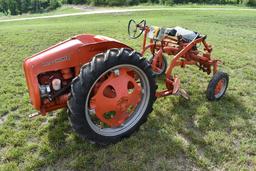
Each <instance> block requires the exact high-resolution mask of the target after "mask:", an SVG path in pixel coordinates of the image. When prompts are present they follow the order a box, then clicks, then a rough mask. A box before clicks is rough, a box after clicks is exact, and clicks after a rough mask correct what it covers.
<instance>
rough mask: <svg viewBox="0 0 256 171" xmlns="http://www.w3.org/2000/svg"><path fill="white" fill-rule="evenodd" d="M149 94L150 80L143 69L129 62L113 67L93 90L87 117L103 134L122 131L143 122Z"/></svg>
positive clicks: (88, 104) (110, 134) (86, 108)
mask: <svg viewBox="0 0 256 171" xmlns="http://www.w3.org/2000/svg"><path fill="white" fill-rule="evenodd" d="M149 95H150V86H149V81H148V78H147V76H146V74H145V73H144V72H143V71H142V70H141V69H140V68H138V67H136V66H134V65H129V64H125V65H118V66H115V67H112V68H110V69H108V70H107V71H105V72H104V73H103V74H101V76H100V77H99V78H98V79H97V80H96V81H95V82H94V84H93V86H92V87H91V89H90V90H89V93H88V96H87V98H86V106H85V115H86V119H87V121H88V123H89V125H90V127H91V128H92V129H93V130H94V131H95V132H96V133H98V134H100V135H104V136H116V135H119V134H122V133H124V132H126V131H128V130H129V129H130V128H132V127H133V126H134V125H135V124H136V123H138V122H139V120H140V119H141V117H142V116H143V114H144V112H145V110H146V108H147V103H148V101H149Z"/></svg>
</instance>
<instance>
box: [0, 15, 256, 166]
mask: <svg viewBox="0 0 256 171" xmlns="http://www.w3.org/2000/svg"><path fill="white" fill-rule="evenodd" d="M130 18H134V19H136V20H141V19H143V18H145V19H147V22H148V23H149V24H152V25H159V26H166V27H167V26H176V25H179V26H183V27H187V28H191V29H193V30H196V31H200V32H202V33H205V34H207V35H208V41H209V42H211V43H212V44H213V45H214V55H215V56H216V57H218V58H220V59H222V60H223V61H225V65H223V66H222V67H221V69H222V70H224V71H226V72H228V73H229V75H230V84H229V89H228V91H227V94H226V96H225V97H224V98H223V99H222V100H220V101H218V102H209V101H207V100H206V97H205V90H206V87H207V84H208V81H209V80H210V77H209V76H207V75H206V74H205V73H202V72H201V71H200V72H199V71H198V69H197V68H195V67H188V68H186V69H185V70H181V69H177V70H176V74H178V75H179V76H180V77H181V81H182V87H183V88H184V89H186V90H187V91H188V93H189V94H190V95H191V99H190V100H189V101H186V100H183V99H182V98H180V97H176V96H173V97H166V98H163V99H159V100H158V101H157V102H156V103H155V105H154V111H153V112H152V113H151V114H150V116H149V119H148V122H146V123H145V124H144V125H143V126H142V127H141V129H140V130H139V131H138V132H137V133H135V134H133V135H132V136H131V137H130V138H128V139H125V140H123V141H122V142H120V143H117V144H115V145H110V146H108V147H104V148H102V147H98V146H96V145H92V144H89V143H88V142H86V141H82V140H80V139H79V138H78V137H77V136H76V134H75V133H73V132H72V130H71V127H70V125H69V124H68V120H67V113H66V110H65V109H63V110H59V111H56V112H54V113H52V114H50V115H49V116H47V117H38V118H36V119H33V120H31V119H29V118H28V115H29V114H31V113H33V112H35V111H34V110H33V108H32V106H31V105H30V104H29V96H28V91H27V87H26V84H25V80H24V75H23V70H22V62H23V59H24V58H25V57H27V56H30V55H32V54H34V53H36V52H38V51H40V50H43V49H45V48H47V47H48V46H50V45H53V44H55V43H57V42H59V41H61V40H64V39H66V38H68V37H70V36H73V35H76V34H80V33H93V34H102V35H106V36H110V37H113V38H115V39H118V40H121V41H123V42H125V43H127V44H129V45H131V46H132V47H134V48H135V49H137V50H139V49H140V44H141V41H136V40H135V41H134V40H130V39H129V38H128V36H127V22H128V20H129V19H130ZM255 28H256V13H255V12H254V11H162V12H160V11H155V12H136V13H122V14H102V15H90V16H76V17H65V18H58V19H43V20H33V21H20V22H6V23H0V38H1V39H0V72H1V76H0V78H1V79H0V170H1V171H2V170H4V171H5V170H10V171H12V170H192V169H195V170H213V169H216V170H218V169H226V170H240V169H242V170H243V169H244V170H254V169H255V168H256V137H255V135H256V115H255V114H256V86H255V83H256V42H255V40H256V34H255V31H256V30H255Z"/></svg>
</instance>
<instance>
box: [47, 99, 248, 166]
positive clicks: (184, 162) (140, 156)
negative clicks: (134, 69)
mask: <svg viewBox="0 0 256 171" xmlns="http://www.w3.org/2000/svg"><path fill="white" fill-rule="evenodd" d="M201 101H203V103H202V102H201ZM173 105H174V106H175V107H173V108H172V110H171V113H169V112H168V113H165V112H166V111H165V112H164V111H161V110H160V111H155V112H154V113H155V117H153V116H150V118H149V121H148V122H147V123H146V124H144V125H143V126H142V127H141V129H140V131H138V132H137V133H134V135H133V136H131V137H130V138H128V139H125V140H123V141H121V142H120V143H117V144H114V145H109V146H107V147H100V146H97V145H93V144H90V143H89V142H88V141H84V140H81V139H80V138H78V137H77V136H76V134H75V133H74V132H73V131H72V129H71V127H70V125H69V123H68V116H67V113H66V111H65V110H62V111H60V112H58V114H57V117H56V118H55V119H53V120H52V121H51V122H50V123H49V124H50V125H49V129H48V139H49V143H50V144H49V145H50V147H51V154H50V156H51V158H49V159H50V160H51V161H50V162H49V163H50V164H51V165H52V167H53V168H55V167H58V166H54V165H56V163H58V162H59V161H60V160H61V161H65V162H64V165H65V168H69V169H70V168H72V169H78V170H79V169H103V170H112V169H115V168H116V167H117V168H120V170H122V169H145V168H148V169H173V168H174V169H175V170H184V169H186V170H190V169H193V168H196V167H197V166H196V165H199V167H209V166H207V164H206V165H205V164H202V163H201V161H196V160H197V159H196V157H195V156H191V155H190V154H189V152H188V151H187V150H188V149H185V148H184V146H183V145H182V144H181V143H180V142H179V141H177V139H175V138H174V136H175V135H176V133H178V134H182V135H183V136H184V137H185V139H187V140H188V141H189V143H190V145H193V146H196V147H198V150H199V155H200V153H201V154H202V155H204V157H206V158H207V160H209V161H210V164H214V165H215V164H219V162H220V161H222V160H223V159H224V158H225V157H226V156H227V155H229V157H234V155H235V154H232V152H231V151H229V150H230V148H229V147H226V146H220V147H217V149H216V144H211V143H209V142H207V141H206V140H205V136H206V135H207V134H209V132H211V131H217V132H218V131H219V132H224V134H225V135H228V134H229V133H230V132H231V131H232V130H231V126H230V123H231V121H232V119H234V118H235V117H242V118H243V119H248V118H249V117H250V114H249V113H246V112H245V107H244V106H243V105H242V104H241V103H240V102H239V100H238V99H236V97H233V96H226V97H225V98H223V99H222V100H220V101H218V102H205V99H200V98H199V99H197V100H196V101H185V100H183V99H182V98H180V99H179V100H176V101H174V102H173ZM202 105H205V106H206V108H207V109H208V110H207V112H206V113H204V111H203V112H202V111H200V110H198V108H200V107H201V106H202ZM197 113H199V116H200V119H197V123H196V122H195V116H198V114H197ZM167 115H168V116H167ZM170 115H173V116H175V117H176V118H177V120H178V121H181V122H180V123H175V122H173V121H171V120H168V118H169V117H172V116H170ZM170 125H171V126H170ZM169 126H170V129H169ZM191 160H192V162H191ZM194 161H196V164H194ZM208 164H209V163H208Z"/></svg>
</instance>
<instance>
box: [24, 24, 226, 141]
mask: <svg viewBox="0 0 256 171" xmlns="http://www.w3.org/2000/svg"><path fill="white" fill-rule="evenodd" d="M143 33H144V39H143V43H142V49H141V52H136V51H135V50H134V49H133V48H132V47H130V46H128V45H126V44H124V43H122V42H120V41H118V40H115V39H113V38H109V37H105V36H101V35H91V34H82V35H77V36H74V37H72V38H70V39H68V40H65V41H63V42H60V43H58V44H56V45H54V46H52V47H50V48H48V49H46V50H43V51H41V52H39V53H37V54H35V55H33V56H31V57H29V58H26V59H25V60H24V63H23V68H24V73H25V77H26V82H27V86H28V90H29V95H30V100H31V103H32V105H33V106H34V108H35V109H36V110H38V111H39V112H38V114H33V115H31V116H30V117H34V116H36V115H46V114H47V113H48V112H52V111H54V110H57V109H61V108H65V107H68V114H69V120H70V123H71V126H72V128H73V130H74V131H75V132H76V133H77V134H78V135H79V136H80V137H82V138H84V139H87V140H89V141H90V142H92V143H96V144H100V145H108V144H111V143H116V142H118V141H120V140H121V139H123V138H125V137H128V136H130V135H131V134H132V133H133V132H135V131H136V130H138V129H139V127H140V126H141V125H142V124H143V123H144V122H145V121H146V120H147V117H148V115H149V113H151V112H152V110H153V104H154V102H155V100H156V99H157V98H160V97H164V96H168V95H181V96H183V97H185V98H187V99H188V97H189V96H188V94H187V93H186V92H185V91H184V90H183V89H181V88H180V80H179V78H178V77H177V76H174V75H172V71H173V69H174V67H178V66H179V67H182V68H184V67H185V66H186V65H196V66H198V67H199V69H201V70H202V71H204V72H206V73H207V74H210V73H213V76H212V79H211V80H210V82H209V85H208V87H207V90H206V97H207V98H208V100H211V101H214V100H219V99H220V98H221V97H222V96H223V95H224V94H225V92H226V89H227V87H228V81H229V77H228V74H227V73H224V72H220V71H218V65H219V63H220V61H219V60H215V59H212V57H211V52H212V47H211V46H210V45H209V44H208V43H206V38H207V36H205V35H202V34H200V33H198V32H194V31H190V30H187V29H184V28H181V27H173V28H161V27H156V26H147V24H146V21H145V20H142V21H141V22H139V23H136V21H134V20H130V21H129V23H128V34H129V36H130V37H131V38H132V39H136V38H139V37H140V36H141V35H142V34H143ZM148 39H149V43H148V44H147V40H148ZM198 44H203V45H204V49H203V50H200V49H199V48H198V46H197V45H198ZM146 52H147V53H150V54H151V56H150V58H149V59H148V58H146V57H144V56H146ZM167 58H168V59H170V60H169V64H168V62H167ZM164 74H165V76H163V75H164ZM160 75H162V77H164V78H165V85H166V89H165V90H161V91H157V87H158V86H157V81H156V78H157V77H159V76H160Z"/></svg>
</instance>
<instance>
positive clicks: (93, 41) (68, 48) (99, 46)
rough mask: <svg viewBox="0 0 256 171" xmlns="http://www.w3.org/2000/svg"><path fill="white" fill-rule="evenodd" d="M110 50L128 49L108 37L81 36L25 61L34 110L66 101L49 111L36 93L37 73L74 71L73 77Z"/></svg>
mask: <svg viewBox="0 0 256 171" xmlns="http://www.w3.org/2000/svg"><path fill="white" fill-rule="evenodd" d="M111 48H130V47H129V46H127V45H125V44H123V43H121V42H119V41H117V40H115V39H112V38H109V37H105V36H101V35H90V34H82V35H77V36H74V37H72V38H70V39H68V40H65V41H63V42H60V43H58V44H56V45H54V46H52V47H50V48H48V49H46V50H43V51H41V52H39V53H37V54H35V55H33V56H31V57H29V58H26V59H25V60H24V63H23V69H24V73H25V77H26V82H27V86H28V89H29V95H30V100H31V103H32V104H33V106H34V108H35V109H37V110H39V111H41V112H43V113H45V112H49V111H52V110H55V109H58V108H61V107H64V106H66V101H65V100H64V101H63V100H62V104H58V105H55V106H54V105H53V106H51V107H50V108H49V107H48V108H47V107H46V106H44V105H43V103H42V99H41V95H40V90H39V81H38V75H39V74H42V73H47V72H51V71H59V70H65V69H69V68H73V69H74V70H75V74H74V77H75V76H76V75H78V74H79V71H80V68H81V66H82V65H84V64H85V63H87V62H89V61H90V60H91V59H92V58H93V57H94V56H95V55H96V54H98V53H101V52H104V51H106V50H108V49H111ZM130 49H132V48H130Z"/></svg>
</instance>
